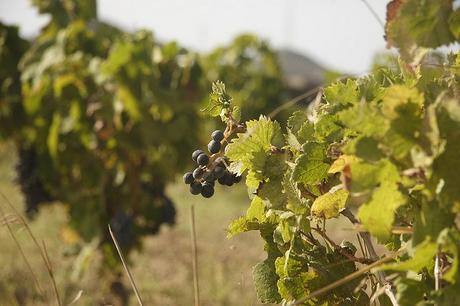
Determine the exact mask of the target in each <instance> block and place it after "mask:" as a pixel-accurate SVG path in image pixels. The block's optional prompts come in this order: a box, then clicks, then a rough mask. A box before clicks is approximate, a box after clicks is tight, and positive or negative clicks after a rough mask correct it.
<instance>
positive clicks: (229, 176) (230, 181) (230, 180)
mask: <svg viewBox="0 0 460 306" xmlns="http://www.w3.org/2000/svg"><path fill="white" fill-rule="evenodd" d="M234 182H235V181H234V177H233V175H232V174H230V173H228V174H227V175H226V176H225V185H227V186H232V185H233V183H234Z"/></svg>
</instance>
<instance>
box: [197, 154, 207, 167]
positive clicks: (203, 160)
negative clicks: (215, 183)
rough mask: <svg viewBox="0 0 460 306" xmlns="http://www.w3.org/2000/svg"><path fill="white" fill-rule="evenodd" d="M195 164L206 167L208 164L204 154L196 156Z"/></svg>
mask: <svg viewBox="0 0 460 306" xmlns="http://www.w3.org/2000/svg"><path fill="white" fill-rule="evenodd" d="M196 162H197V163H198V165H200V166H206V165H207V164H208V163H209V157H208V155H206V154H204V153H201V154H200V155H198V158H197V159H196Z"/></svg>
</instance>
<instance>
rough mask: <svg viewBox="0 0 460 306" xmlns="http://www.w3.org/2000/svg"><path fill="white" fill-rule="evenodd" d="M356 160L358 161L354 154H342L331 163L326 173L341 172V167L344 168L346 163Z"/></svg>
mask: <svg viewBox="0 0 460 306" xmlns="http://www.w3.org/2000/svg"><path fill="white" fill-rule="evenodd" d="M356 161H358V158H357V157H356V156H354V155H346V154H343V155H341V156H340V157H339V158H337V159H336V160H335V161H334V162H333V163H332V165H331V167H330V168H329V171H328V173H338V172H342V170H343V168H345V166H346V165H349V164H351V163H353V162H356Z"/></svg>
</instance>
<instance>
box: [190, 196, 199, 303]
mask: <svg viewBox="0 0 460 306" xmlns="http://www.w3.org/2000/svg"><path fill="white" fill-rule="evenodd" d="M190 229H191V231H190V232H191V237H190V238H191V240H192V257H193V258H192V269H193V289H194V290H193V292H194V296H195V306H200V287H199V282H198V249H197V247H196V230H195V206H194V205H193V203H192V205H190Z"/></svg>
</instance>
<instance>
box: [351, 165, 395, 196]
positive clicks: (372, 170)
mask: <svg viewBox="0 0 460 306" xmlns="http://www.w3.org/2000/svg"><path fill="white" fill-rule="evenodd" d="M350 168H351V180H352V181H351V191H352V192H363V191H368V190H370V189H373V188H375V187H377V186H378V185H379V184H380V183H382V182H386V183H396V182H398V181H399V180H400V175H399V172H398V168H397V167H396V166H395V165H394V164H393V163H392V162H390V161H389V160H387V159H382V160H380V161H379V162H377V163H368V162H364V161H362V160H354V161H352V162H351V163H350Z"/></svg>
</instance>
